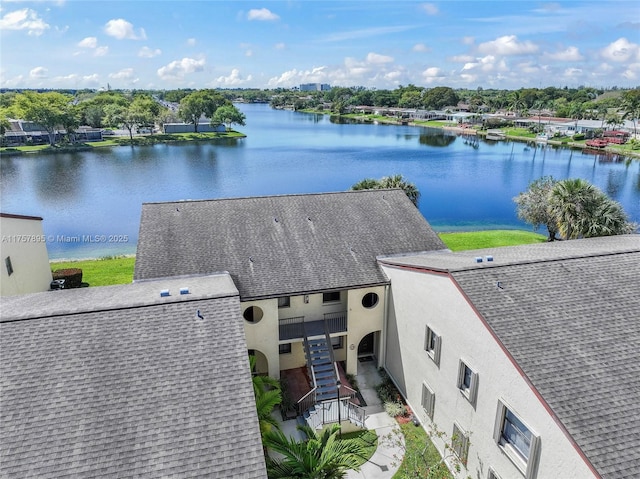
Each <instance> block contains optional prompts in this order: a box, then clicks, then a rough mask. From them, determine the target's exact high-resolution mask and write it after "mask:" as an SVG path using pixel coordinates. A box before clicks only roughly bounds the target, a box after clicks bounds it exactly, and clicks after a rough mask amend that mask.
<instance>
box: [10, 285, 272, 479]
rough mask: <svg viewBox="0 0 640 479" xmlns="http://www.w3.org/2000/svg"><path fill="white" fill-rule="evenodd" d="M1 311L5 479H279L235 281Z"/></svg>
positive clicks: (68, 298) (94, 293)
mask: <svg viewBox="0 0 640 479" xmlns="http://www.w3.org/2000/svg"><path fill="white" fill-rule="evenodd" d="M0 306H1V310H2V317H1V318H0V390H1V391H2V394H1V396H0V443H1V444H2V447H1V448H0V476H1V477H3V478H14V477H15V478H23V477H37V478H39V479H47V478H52V479H54V478H55V479H57V478H60V477H96V478H108V477H109V478H112V477H113V478H116V477H140V478H157V477H190V478H195V477H203V478H205V477H206V478H210V477H243V478H260V479H266V477H267V475H266V466H265V461H264V456H263V453H262V447H261V439H260V431H259V428H258V418H257V414H256V409H255V403H254V399H253V387H252V383H251V374H250V370H249V361H248V358H247V350H246V346H245V342H244V332H243V325H242V321H243V320H242V317H241V316H240V300H239V296H238V290H237V289H236V288H235V286H234V284H233V281H232V280H231V278H230V277H229V275H228V274H216V275H207V276H196V277H183V278H175V279H166V278H165V279H159V280H156V281H140V282H136V283H135V284H128V285H122V286H106V287H98V288H82V289H71V290H59V291H50V292H44V293H35V294H28V295H22V296H11V297H3V298H2V299H1V300H0Z"/></svg>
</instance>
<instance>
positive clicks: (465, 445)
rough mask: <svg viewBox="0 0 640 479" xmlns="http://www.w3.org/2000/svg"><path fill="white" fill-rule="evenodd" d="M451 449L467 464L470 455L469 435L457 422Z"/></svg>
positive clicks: (454, 427) (454, 425) (452, 436)
mask: <svg viewBox="0 0 640 479" xmlns="http://www.w3.org/2000/svg"><path fill="white" fill-rule="evenodd" d="M451 449H453V452H454V453H455V454H456V456H458V459H460V462H461V463H462V464H464V465H465V466H466V465H467V457H468V456H469V435H468V434H466V433H465V432H464V431H463V430H462V428H461V427H459V426H458V425H457V424H456V423H453V434H452V435H451Z"/></svg>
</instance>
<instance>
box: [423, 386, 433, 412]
mask: <svg viewBox="0 0 640 479" xmlns="http://www.w3.org/2000/svg"><path fill="white" fill-rule="evenodd" d="M435 405H436V395H435V394H434V392H433V391H432V390H431V388H430V387H429V386H427V385H426V384H425V383H422V409H424V412H425V413H426V415H427V416H428V417H429V419H431V420H433V410H434V407H435Z"/></svg>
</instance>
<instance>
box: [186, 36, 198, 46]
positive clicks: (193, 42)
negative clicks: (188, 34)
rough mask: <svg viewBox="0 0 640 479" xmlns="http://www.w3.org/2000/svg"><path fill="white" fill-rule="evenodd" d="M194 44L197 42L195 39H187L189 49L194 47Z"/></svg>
mask: <svg viewBox="0 0 640 479" xmlns="http://www.w3.org/2000/svg"><path fill="white" fill-rule="evenodd" d="M196 43H197V42H196V39H195V38H187V45H189V46H190V47H195V46H196Z"/></svg>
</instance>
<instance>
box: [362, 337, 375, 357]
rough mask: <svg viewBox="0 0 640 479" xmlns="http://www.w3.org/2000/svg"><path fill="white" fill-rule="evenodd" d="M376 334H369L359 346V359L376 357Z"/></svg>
mask: <svg viewBox="0 0 640 479" xmlns="http://www.w3.org/2000/svg"><path fill="white" fill-rule="evenodd" d="M375 346H376V333H369V334H367V335H366V336H365V337H364V338H362V339H361V340H360V343H359V344H358V359H365V358H371V359H373V356H374V355H375Z"/></svg>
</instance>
